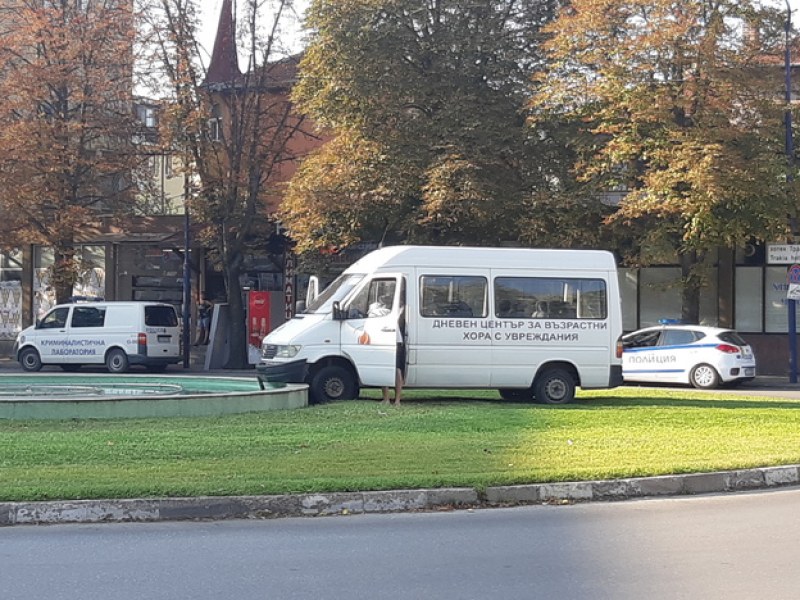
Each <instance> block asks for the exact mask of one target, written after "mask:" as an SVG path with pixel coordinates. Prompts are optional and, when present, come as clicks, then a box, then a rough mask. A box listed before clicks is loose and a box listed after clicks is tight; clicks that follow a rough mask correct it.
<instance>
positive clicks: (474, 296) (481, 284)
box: [419, 275, 488, 317]
mask: <svg viewBox="0 0 800 600" xmlns="http://www.w3.org/2000/svg"><path fill="white" fill-rule="evenodd" d="M487 287H488V282H487V280H486V278H485V277H478V276H474V275H423V276H422V277H420V286H419V289H420V296H421V297H420V314H421V315H422V316H423V317H485V316H486V315H487V307H486V298H487V294H486V289H487Z"/></svg>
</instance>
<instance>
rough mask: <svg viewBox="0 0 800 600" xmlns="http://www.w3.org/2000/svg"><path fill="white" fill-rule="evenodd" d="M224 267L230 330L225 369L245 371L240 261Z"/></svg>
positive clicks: (245, 342) (245, 355)
mask: <svg viewBox="0 0 800 600" xmlns="http://www.w3.org/2000/svg"><path fill="white" fill-rule="evenodd" d="M233 262H234V264H228V265H225V287H226V288H227V291H228V309H229V310H230V330H229V331H228V344H229V349H230V353H229V355H228V362H227V363H225V368H226V369H246V368H248V367H249V362H248V360H247V322H246V320H245V313H244V305H243V304H242V287H241V283H240V282H239V276H240V275H241V268H240V266H239V265H240V264H241V261H233Z"/></svg>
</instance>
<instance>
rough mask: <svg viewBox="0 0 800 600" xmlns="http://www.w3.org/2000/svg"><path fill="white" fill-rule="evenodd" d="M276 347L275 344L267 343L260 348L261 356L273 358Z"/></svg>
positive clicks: (276, 351) (276, 350)
mask: <svg viewBox="0 0 800 600" xmlns="http://www.w3.org/2000/svg"><path fill="white" fill-rule="evenodd" d="M277 353H278V347H277V346H276V345H275V344H267V345H266V346H264V347H263V348H262V349H261V358H275V355H276V354H277Z"/></svg>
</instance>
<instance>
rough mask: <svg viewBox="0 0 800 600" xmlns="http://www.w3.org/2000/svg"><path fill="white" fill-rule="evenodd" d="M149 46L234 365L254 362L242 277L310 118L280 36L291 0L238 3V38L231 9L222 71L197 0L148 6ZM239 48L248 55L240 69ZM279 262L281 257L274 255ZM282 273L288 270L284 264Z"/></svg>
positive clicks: (270, 225) (263, 241) (265, 233)
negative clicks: (293, 96) (216, 282)
mask: <svg viewBox="0 0 800 600" xmlns="http://www.w3.org/2000/svg"><path fill="white" fill-rule="evenodd" d="M146 6H147V11H146V12H147V20H146V22H147V26H146V29H145V31H146V35H145V38H146V41H147V44H146V47H147V48H148V49H149V50H150V51H151V52H152V54H148V55H147V63H148V64H149V65H150V68H151V71H152V72H153V73H155V74H157V75H158V76H159V77H158V78H157V80H156V83H157V84H159V88H158V92H159V93H160V94H161V95H162V96H164V97H165V102H164V104H165V107H166V108H165V111H164V112H163V114H162V115H161V121H160V129H161V134H162V143H163V144H165V146H166V147H168V148H170V149H172V150H173V151H175V152H177V153H178V154H179V155H180V156H181V157H182V162H183V164H184V165H186V167H185V168H186V169H187V177H188V178H189V180H190V181H191V183H192V187H193V194H192V195H191V197H190V198H188V199H187V201H188V203H189V210H190V212H191V215H192V219H193V221H194V222H195V224H196V225H199V229H200V241H201V242H202V243H203V245H204V246H205V247H206V249H207V251H208V253H207V256H208V258H209V259H210V260H211V263H212V265H213V267H214V268H217V269H218V270H220V271H221V272H222V274H223V277H224V281H225V290H226V292H227V303H228V309H229V313H230V314H229V316H230V327H229V330H228V332H227V333H228V342H229V348H230V352H229V357H228V361H227V363H226V365H225V366H226V367H227V368H243V367H246V366H247V365H248V356H247V343H246V342H247V340H246V321H245V306H244V304H243V298H242V283H241V281H242V276H243V275H244V274H245V271H246V264H245V260H246V258H247V256H248V255H253V254H255V255H260V254H263V253H264V252H265V250H266V249H267V246H268V241H269V239H270V234H271V233H274V232H275V231H276V229H277V224H276V222H275V217H274V214H273V212H274V209H275V205H276V204H277V203H278V201H279V198H280V195H281V193H282V191H283V185H284V179H285V172H284V170H285V169H286V168H287V166H288V165H291V164H293V162H294V161H295V160H296V159H297V151H298V150H297V143H298V140H300V139H301V138H302V137H303V136H304V135H305V133H304V130H303V122H304V119H303V117H302V116H301V115H298V114H297V113H296V112H295V111H294V110H293V105H292V103H291V102H290V100H289V98H288V91H289V90H290V89H291V85H292V84H293V83H294V80H295V77H296V61H295V59H293V58H292V57H287V56H286V54H285V51H284V47H283V40H281V38H280V36H279V31H280V28H281V27H282V26H284V25H285V23H286V20H287V19H288V17H289V14H288V12H289V3H288V2H287V0H277V1H276V2H275V3H272V4H268V3H264V2H261V1H259V0H247V1H246V2H242V3H240V6H239V8H240V10H241V13H240V17H242V19H241V20H240V21H239V23H238V25H239V30H238V31H239V36H238V37H237V36H236V33H237V27H236V25H237V24H235V23H234V21H233V18H232V10H231V5H230V3H224V4H223V6H225V7H226V10H223V13H222V14H223V19H222V20H221V22H220V27H224V28H225V31H223V32H221V33H220V32H218V37H217V39H218V40H225V43H226V44H227V45H226V46H225V47H220V48H215V54H216V56H215V58H214V59H215V60H217V61H219V62H218V63H217V64H216V65H215V64H213V63H212V64H211V65H210V66H207V65H205V64H204V61H203V55H202V52H201V48H200V44H199V41H198V22H197V18H196V15H197V8H198V3H197V2H196V1H194V0H148V1H147V2H146ZM237 50H241V51H243V53H244V54H245V55H246V56H247V66H246V68H245V69H243V70H241V71H240V69H239V65H238V57H237ZM273 257H274V258H275V259H276V260H281V259H282V253H277V254H273ZM278 266H279V267H282V266H283V265H278Z"/></svg>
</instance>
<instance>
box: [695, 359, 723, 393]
mask: <svg viewBox="0 0 800 600" xmlns="http://www.w3.org/2000/svg"><path fill="white" fill-rule="evenodd" d="M689 382H690V383H691V384H692V385H693V386H694V387H696V388H700V389H701V390H713V389H714V388H715V387H717V386H718V385H719V375H718V374H717V370H716V369H715V368H714V367H712V366H711V365H707V364H705V363H704V364H700V365H697V366H696V367H695V368H694V369H692V372H691V373H690V374H689Z"/></svg>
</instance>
